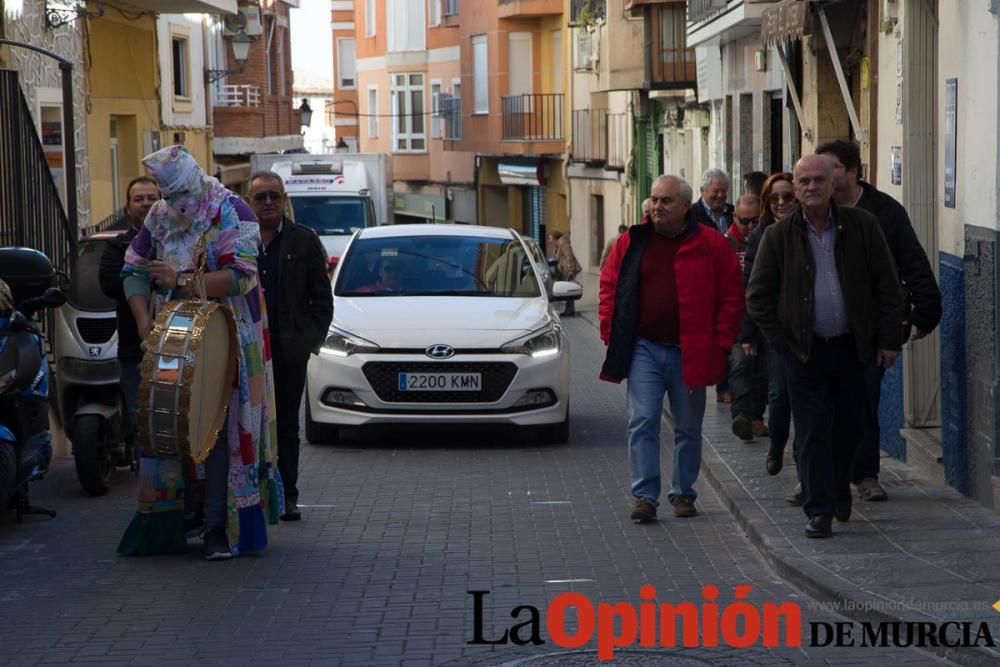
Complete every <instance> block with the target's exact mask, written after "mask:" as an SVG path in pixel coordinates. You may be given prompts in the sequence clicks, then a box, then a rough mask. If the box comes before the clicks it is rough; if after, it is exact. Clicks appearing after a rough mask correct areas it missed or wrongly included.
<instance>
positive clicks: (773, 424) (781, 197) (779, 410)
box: [739, 171, 798, 475]
mask: <svg viewBox="0 0 1000 667" xmlns="http://www.w3.org/2000/svg"><path fill="white" fill-rule="evenodd" d="M796 206H798V203H797V202H796V201H795V191H794V189H793V188H792V175H791V174H790V173H789V172H787V171H782V172H778V173H776V174H772V175H771V176H769V177H768V179H767V180H766V181H765V182H764V189H763V190H762V191H761V208H760V222H759V224H758V225H757V227H756V229H754V230H753V232H751V234H750V236H749V237H748V238H747V243H746V254H745V255H744V257H743V262H744V264H743V285H744V287H745V286H746V284H747V282H749V280H750V272H751V270H752V269H753V261H754V257H756V255H757V248H758V246H759V245H760V239H761V238H762V237H763V236H764V230H766V229H767V228H768V227H769V226H771V224H773V223H774V222H776V221H778V220H781V219H782V218H784V217H785V216H787V215H790V214H791V213H792V212H793V211H794V210H795V208H796ZM739 340H740V344H741V345H742V346H743V353H744V354H746V355H747V356H753V355H756V354H766V355H767V362H768V364H767V365H768V392H767V416H768V431H769V437H770V440H771V446H770V447H769V448H768V450H767V461H766V466H767V473H768V474H769V475H777V474H778V473H779V472H781V468H782V466H783V465H784V457H785V445H786V444H787V443H788V435H789V432H790V430H791V423H792V407H791V403H790V402H789V398H788V384H787V383H786V382H785V376H784V373H783V372H782V365H781V359H780V358H779V357H778V356H777V353H776V352H774V351H773V350H770V349H769V348H768V347H767V346H766V345H765V342H764V337H763V336H762V335H761V333H760V331H759V330H758V329H757V325H756V324H754V323H753V320H751V319H750V316H749V315H745V316H744V317H743V327H742V329H741V330H740V338H739Z"/></svg>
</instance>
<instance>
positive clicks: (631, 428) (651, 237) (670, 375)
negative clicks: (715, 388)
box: [599, 176, 743, 523]
mask: <svg viewBox="0 0 1000 667" xmlns="http://www.w3.org/2000/svg"><path fill="white" fill-rule="evenodd" d="M692 198H693V197H692V192H691V186H690V185H688V184H687V183H686V182H685V181H684V180H683V179H681V178H678V177H676V176H661V177H659V178H658V179H656V181H655V182H654V183H653V188H652V191H651V193H650V200H651V202H652V216H651V217H652V219H651V221H650V224H646V225H632V226H631V227H629V228H628V231H627V232H625V233H624V234H622V235H621V236H620V237H618V241H617V242H616V243H615V245H614V247H613V248H612V249H611V253H610V255H609V256H608V261H607V262H606V263H605V265H604V268H603V269H602V270H601V289H600V308H599V319H600V323H601V339H602V340H603V341H604V342H605V344H606V345H607V346H608V350H607V356H606V358H605V361H604V366H603V367H602V368H601V379H602V380H607V381H608V382H621V381H622V380H624V379H626V378H628V458H629V470H630V471H631V478H632V496H633V497H634V505H633V507H632V514H631V519H632V520H633V521H636V522H639V523H643V522H647V521H654V520H656V508H657V505H658V503H659V497H660V420H661V418H662V412H663V396H664V394H666V395H667V397H668V398H669V400H670V410H671V412H672V414H673V416H674V422H675V427H674V465H673V480H672V483H671V485H670V490H669V492H668V493H667V498H668V499H669V500H670V502H671V504H673V506H674V516H677V517H682V518H684V517H693V516H695V514H697V511H696V510H695V506H694V501H695V497H696V496H697V494H696V492H695V490H694V483H695V481H696V480H697V479H698V471H699V469H700V467H701V425H702V420H703V418H704V415H705V387H707V386H708V385H712V384H715V383H717V382H719V381H720V380H722V379H723V378H724V377H725V374H726V359H727V358H728V356H729V351H730V349H731V348H732V346H733V343H735V342H736V336H737V333H738V332H739V328H740V324H741V323H742V318H743V282H742V280H741V279H740V267H739V262H738V261H737V259H736V253H734V252H733V249H732V248H731V247H730V246H729V242H728V241H726V239H725V238H724V237H723V236H722V235H721V234H716V233H714V232H712V231H709V230H707V229H705V228H704V227H703V226H702V225H699V224H698V223H697V222H696V221H695V220H694V218H693V217H692V216H691V215H690V214H689V212H690V209H691V199H692Z"/></svg>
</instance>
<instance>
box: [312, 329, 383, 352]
mask: <svg viewBox="0 0 1000 667" xmlns="http://www.w3.org/2000/svg"><path fill="white" fill-rule="evenodd" d="M378 350H379V347H378V345H376V344H375V343H373V342H371V341H370V340H365V339H364V338H362V337H361V336H355V335H354V334H352V333H350V332H348V331H344V330H343V329H338V328H337V327H330V331H329V333H328V334H327V337H326V342H325V343H323V351H325V352H329V353H330V354H332V355H335V356H338V357H349V356H351V355H352V354H364V353H366V352H367V353H372V352H378Z"/></svg>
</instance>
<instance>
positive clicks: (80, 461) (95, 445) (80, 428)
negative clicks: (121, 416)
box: [70, 415, 115, 496]
mask: <svg viewBox="0 0 1000 667" xmlns="http://www.w3.org/2000/svg"><path fill="white" fill-rule="evenodd" d="M70 439H71V440H72V441H73V460H74V461H75V462H76V477H77V479H79V480H80V486H82V487H83V489H84V491H86V492H87V493H89V494H90V495H92V496H103V495H104V494H105V493H107V492H108V490H110V489H111V474H112V473H113V472H114V470H115V461H114V458H113V453H112V451H111V446H110V443H109V442H108V434H107V428H106V422H105V421H104V420H103V419H101V418H100V417H98V416H97V415H83V416H80V417H77V418H76V419H75V420H73V434H72V436H71V437H70Z"/></svg>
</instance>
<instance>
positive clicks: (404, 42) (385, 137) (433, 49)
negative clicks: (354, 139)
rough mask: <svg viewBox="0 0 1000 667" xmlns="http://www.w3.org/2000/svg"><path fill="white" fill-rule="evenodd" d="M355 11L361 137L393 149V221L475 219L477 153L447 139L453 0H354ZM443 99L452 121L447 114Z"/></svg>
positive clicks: (455, 81) (452, 87)
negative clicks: (445, 114) (456, 145)
mask: <svg viewBox="0 0 1000 667" xmlns="http://www.w3.org/2000/svg"><path fill="white" fill-rule="evenodd" d="M354 11H355V36H356V44H357V77H358V84H357V88H358V107H359V109H360V114H359V115H360V120H361V123H360V126H359V129H360V141H359V143H360V148H361V151H362V152H380V153H385V154H387V155H391V156H392V171H393V178H394V190H395V198H394V201H395V206H394V218H395V221H396V222H397V223H401V222H459V223H472V224H474V223H476V221H477V211H476V202H477V196H476V189H475V179H476V172H475V156H474V154H473V153H472V152H470V151H467V150H464V149H457V148H455V147H454V146H453V143H454V142H453V140H454V139H455V138H456V137H458V136H461V132H462V127H461V112H460V111H459V110H458V106H457V105H456V104H454V103H452V102H451V100H455V99H461V95H462V92H461V91H462V70H461V48H460V41H461V37H460V35H459V33H458V31H457V30H455V29H454V26H455V25H456V22H455V21H456V18H457V16H458V2H457V0H444V1H443V2H442V1H439V0H355V9H354ZM446 105H447V109H449V110H450V111H449V113H452V114H453V115H452V116H451V118H453V119H454V120H455V121H456V122H453V123H446V122H445V117H444V109H445V108H446ZM446 126H447V127H446Z"/></svg>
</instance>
